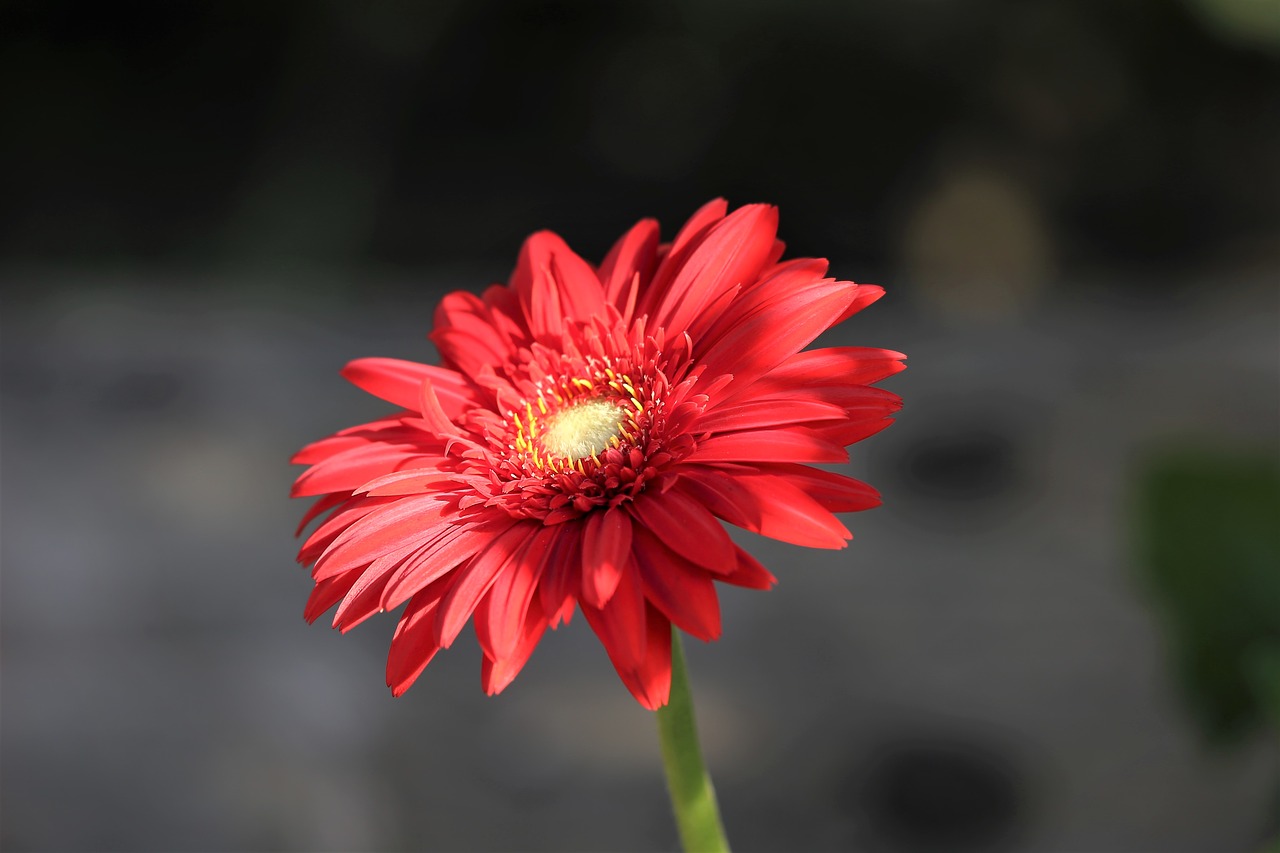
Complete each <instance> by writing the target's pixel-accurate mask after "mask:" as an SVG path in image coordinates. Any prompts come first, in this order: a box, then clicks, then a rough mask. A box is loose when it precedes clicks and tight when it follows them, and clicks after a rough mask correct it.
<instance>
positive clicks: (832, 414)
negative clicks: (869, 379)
mask: <svg viewBox="0 0 1280 853" xmlns="http://www.w3.org/2000/svg"><path fill="white" fill-rule="evenodd" d="M779 402H780V401H778V400H776V399H763V400H756V399H751V400H747V401H745V402H742V403H739V404H738V405H736V406H724V407H721V408H717V409H713V410H711V411H710V412H706V413H704V414H703V416H702V417H701V418H699V419H698V424H697V429H696V431H697V432H703V431H706V432H713V433H723V432H732V431H736V430H747V429H763V428H766V427H780V426H788V425H792V424H810V423H812V422H814V421H831V420H843V419H844V418H845V417H846V415H845V411H844V409H842V408H841V407H840V406H836V405H833V404H831V403H824V402H821V401H819V400H804V399H798V400H786V401H783V402H782V404H781V405H779Z"/></svg>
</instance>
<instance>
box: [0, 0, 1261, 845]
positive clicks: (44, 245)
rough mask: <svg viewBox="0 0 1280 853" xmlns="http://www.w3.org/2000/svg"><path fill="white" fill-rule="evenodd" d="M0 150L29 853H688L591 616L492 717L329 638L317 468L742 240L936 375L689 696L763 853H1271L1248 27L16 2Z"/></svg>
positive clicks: (471, 652)
mask: <svg viewBox="0 0 1280 853" xmlns="http://www.w3.org/2000/svg"><path fill="white" fill-rule="evenodd" d="M0 116H2V119H0V120H2V121H3V130H2V131H0V185H2V187H3V189H2V190H0V286H2V288H3V300H2V302H0V311H2V319H0V331H2V343H0V356H2V360H0V370H2V373H0V382H2V384H0V417H2V419H3V420H2V424H0V441H2V447H0V487H2V495H0V497H2V502H0V522H2V523H3V530H2V536H0V556H2V561H3V562H2V566H0V570H2V572H0V582H2V593H3V594H2V596H0V617H2V618H0V810H2V811H0V845H2V846H3V848H4V849H6V850H14V851H18V850H77V851H81V850H83V851H106V850H166V851H186V850H192V851H198V850H228V851H241V850H277V849H278V850H400V849H405V850H408V849H415V850H548V851H550V850H557V851H560V850H584V851H585V850H653V849H671V848H674V847H675V845H676V837H675V831H674V828H673V826H672V823H671V821H670V818H669V817H668V814H667V805H666V800H665V792H664V789H663V783H662V777H661V769H660V765H659V762H658V753H657V742H656V734H655V732H654V727H653V721H652V719H651V716H650V715H649V714H648V713H646V712H644V711H643V710H641V709H640V708H639V707H638V706H636V705H635V704H634V703H633V702H632V701H631V700H630V698H629V697H628V695H627V693H626V691H625V690H624V689H623V688H622V686H621V685H620V684H619V683H617V681H616V679H615V677H614V676H613V674H612V671H611V669H610V667H609V664H608V661H607V659H606V658H605V656H604V654H603V652H602V651H601V650H600V648H599V647H598V644H597V643H596V642H595V640H594V638H593V637H592V636H591V635H590V632H589V631H588V630H587V629H586V627H585V625H584V624H583V623H582V622H581V620H580V619H576V620H575V621H574V623H573V624H571V625H570V626H569V627H568V628H565V629H562V630H560V631H558V632H556V633H555V634H553V635H549V636H548V638H547V639H545V640H544V641H543V643H542V647H541V648H540V649H539V650H538V652H537V653H536V654H535V656H534V658H533V660H532V661H531V663H530V664H529V666H528V668H527V669H526V670H525V672H524V673H523V674H522V675H521V677H520V678H519V679H518V680H517V681H516V683H515V684H514V685H513V686H512V687H511V688H509V689H508V691H507V692H506V693H504V694H503V695H502V696H500V697H498V698H496V699H488V698H485V697H484V696H483V695H482V694H481V691H480V689H479V686H478V677H477V671H478V668H479V652H478V651H477V650H476V649H475V648H474V643H473V642H471V641H470V640H469V639H466V638H464V641H460V642H459V643H458V644H457V645H456V646H455V647H454V648H453V649H451V650H450V651H449V652H448V653H446V654H444V655H442V656H440V657H439V658H437V660H436V661H435V662H434V663H433V664H432V665H431V667H430V668H429V670H428V671H427V673H426V674H425V675H424V677H423V678H422V679H421V680H420V681H419V683H418V685H417V686H416V687H415V688H414V689H413V690H412V691H410V693H409V694H408V695H407V696H405V697H404V698H402V699H399V700H394V701H393V700H392V699H391V697H390V696H389V694H388V692H387V691H386V689H385V687H384V685H383V663H384V656H385V649H386V646H387V643H388V641H389V638H390V635H391V631H392V628H393V620H392V619H389V618H384V619H375V620H372V621H371V622H369V623H367V624H366V625H364V626H362V627H361V628H359V629H357V630H356V631H354V632H353V633H352V634H350V635H347V636H346V637H340V636H339V635H337V634H336V633H335V632H332V631H329V630H327V629H326V628H325V627H324V626H323V624H318V625H316V626H311V627H308V626H306V625H305V624H304V623H303V621H302V618H301V610H302V604H303V601H304V599H305V597H306V595H307V592H308V590H309V587H310V583H309V579H308V578H307V576H306V573H305V572H304V571H303V570H302V569H300V568H298V567H296V566H295V565H294V564H293V562H292V559H293V550H294V547H295V545H294V542H293V541H292V540H291V538H290V534H291V531H292V527H293V525H294V524H295V523H296V521H297V519H298V517H299V516H300V515H301V513H302V511H303V509H304V507H303V505H301V504H291V503H290V502H289V501H288V500H287V499H286V495H287V492H288V486H289V483H290V480H291V478H292V476H293V475H294V473H295V472H294V471H292V470H291V469H290V468H289V466H288V465H287V464H286V460H287V458H288V456H289V454H290V453H291V452H292V451H293V450H294V449H296V448H297V447H298V446H300V445H301V444H302V443H304V442H306V441H309V440H311V439H314V438H317V437H320V436H323V435H325V434H327V433H329V432H330V431H332V430H334V429H337V428H340V427H343V426H346V425H348V424H350V423H354V422H357V421H358V420H363V419H366V418H369V417H373V416H376V415H377V414H379V413H380V412H381V411H382V410H383V408H382V405H381V404H380V403H379V402H378V401H376V400H373V399H372V398H368V397H366V396H364V395H362V394H361V393H360V392H358V391H357V390H355V389H354V388H351V387H349V386H347V385H346V384H345V383H343V382H342V381H341V380H340V379H339V377H338V376H337V370H338V369H339V368H340V367H341V366H342V365H343V364H344V363H345V362H346V361H348V360H350V359H352V358H356V357H361V356H367V355H385V356H395V357H402V358H412V359H418V360H430V359H431V358H433V352H432V350H431V347H430V345H429V344H428V343H427V342H426V340H425V338H424V335H425V333H426V331H427V330H428V324H429V319H430V312H431V308H432V306H433V304H434V302H435V301H436V300H437V299H438V298H439V297H440V295H441V294H442V293H444V292H445V291H447V290H451V289H457V288H467V289H471V290H478V289H480V288H482V287H483V286H485V285H487V284H489V283H491V282H493V281H500V280H504V279H505V278H506V275H507V273H508V272H509V270H510V267H511V265H512V263H513V262H514V258H515V254H516V251H517V249H518V246H519V242H520V240H521V239H522V238H523V237H524V236H525V235H527V234H528V233H530V232H532V231H534V230H537V229H540V228H553V229H555V230H557V231H558V232H560V233H561V234H562V235H564V236H565V237H566V238H567V239H568V240H569V242H570V243H571V244H572V245H573V246H575V247H576V248H577V249H578V250H579V251H580V252H581V253H582V254H584V255H585V256H586V257H588V258H595V259H599V258H600V257H601V256H602V255H603V253H604V252H605V251H606V249H607V248H608V246H609V245H610V244H611V242H612V240H613V239H614V238H615V237H616V236H617V235H618V234H620V233H621V232H622V231H623V230H624V229H625V228H626V227H627V226H629V225H630V224H631V223H632V222H633V221H635V220H636V219H638V218H640V217H642V216H657V217H659V218H660V219H661V220H662V221H663V222H664V224H665V226H666V229H667V231H666V233H667V234H668V235H670V234H671V233H673V231H674V228H675V227H677V226H678V224H679V223H680V222H681V221H682V220H683V217H685V216H687V215H688V214H689V213H690V212H692V211H693V210H694V209H695V208H696V207H697V206H698V205H700V204H701V203H703V202H704V201H706V200H707V199H709V198H711V197H714V196H725V197H727V198H729V199H730V201H731V202H733V203H735V204H737V203H746V202H752V201H767V202H772V203H775V204H778V205H780V208H781V213H782V226H781V228H782V231H781V236H782V237H783V239H785V240H786V241H787V242H788V244H789V246H790V251H791V253H792V254H795V255H817V256H824V257H828V258H830V259H831V262H832V267H833V270H834V272H835V273H836V274H837V275H839V276H842V277H846V278H852V279H855V280H858V281H874V282H877V283H881V284H884V285H885V286H886V287H887V289H888V296H887V297H886V298H885V299H884V300H883V301H882V302H881V303H879V304H877V305H876V306H874V307H873V308H872V309H870V310H869V311H867V312H866V313H864V314H861V315H859V316H857V317H856V318H854V319H853V320H852V321H850V322H849V323H847V324H845V325H844V326H843V327H841V328H840V329H838V330H836V331H834V332H832V333H831V334H830V335H829V336H828V338H827V342H830V343H856V344H861V345H868V346H883V347H889V348H893V349H899V350H902V351H905V352H907V353H908V354H909V355H910V365H911V367H910V369H909V370H908V371H907V372H906V373H904V374H902V375H900V376H898V377H895V378H894V379H892V380H890V381H889V382H888V383H886V384H887V387H890V388H892V390H894V391H896V392H898V393H900V394H902V395H903V397H904V398H905V399H906V408H905V409H904V411H903V413H902V414H901V416H900V418H899V423H898V424H896V425H895V426H894V427H893V428H892V429H890V430H888V431H887V432H885V433H882V434H880V435H878V436H876V437H874V438H872V439H870V440H868V441H867V442H865V443H864V444H861V445H858V446H857V447H856V448H855V452H854V457H855V460H854V463H853V464H852V466H851V467H852V470H853V472H854V473H855V474H856V475H858V476H860V477H863V478H865V479H867V480H869V481H870V482H871V483H873V484H874V485H876V486H877V487H879V488H880V489H881V490H882V491H883V492H884V495H885V506H884V507H883V508H882V509H879V510H876V511H873V512H869V513H865V514H862V515H859V516H853V517H851V518H849V519H848V523H849V525H850V526H851V528H852V529H853V530H854V531H855V534H856V537H857V538H856V539H855V541H854V542H853V544H852V546H851V547H850V548H849V549H848V550H845V551H841V552H835V553H809V552H806V551H803V550H802V549H797V548H791V547H789V546H783V545H776V544H772V543H768V542H764V541H761V540H751V538H750V537H744V539H743V541H744V542H747V544H748V547H751V548H752V549H753V550H754V551H755V552H756V553H757V554H758V555H759V556H760V557H761V558H762V559H763V560H764V562H766V564H768V565H769V566H770V567H771V568H773V570H774V571H775V573H776V574H777V575H778V576H779V577H780V578H781V583H780V585H779V586H778V587H777V588H776V589H775V590H774V591H772V592H770V593H767V594H762V593H749V592H742V591H737V590H728V591H725V592H724V594H723V596H722V600H723V606H724V610H725V626H726V630H725V636H724V638H723V640H722V641H720V642H719V643H716V644H714V645H708V646H703V645H702V644H697V643H694V644H693V645H692V646H691V647H689V655H690V659H691V666H692V668H693V675H694V679H695V688H696V690H697V692H698V701H699V705H700V709H699V710H700V713H701V721H702V725H703V728H704V730H705V732H704V738H705V740H706V746H707V750H708V753H709V760H710V762H711V768H712V772H713V774H714V775H715V778H716V780H717V786H718V789H719V792H720V795H721V800H722V804H723V808H724V812H725V817H726V820H727V823H728V826H729V828H730V834H731V837H732V839H733V840H734V841H735V843H736V846H737V847H738V848H740V849H741V850H745V851H751V850H799V849H806V850H870V851H923V850H960V851H963V850H1028V851H1230V850H1241V851H1253V850H1260V849H1264V848H1265V847H1266V846H1267V845H1268V844H1270V843H1274V841H1273V839H1275V838H1276V835H1277V833H1278V832H1280V820H1278V819H1277V815H1278V814H1280V800H1278V798H1277V791H1278V788H1277V785H1278V783H1280V767H1278V760H1277V755H1278V754H1280V752H1278V750H1277V740H1276V737H1277V725H1276V724H1277V721H1278V720H1280V565H1278V563H1277V550H1278V548H1280V545H1278V544H1277V541H1276V537H1277V532H1276V531H1277V528H1278V527H1280V525H1277V520H1278V519H1280V511H1277V506H1278V505H1280V497H1277V493H1278V492H1280V487H1277V480H1278V475H1277V474H1276V464H1277V463H1276V459H1277V450H1278V447H1277V439H1278V437H1280V436H1278V430H1280V366H1278V360H1280V359H1278V353H1280V303H1278V296H1277V292H1278V291H1277V284H1278V283H1280V153H1278V152H1280V6H1277V4H1275V3H1274V2H1271V0H1129V2H1114V0H1029V1H1028V2H1001V0H972V2H965V3H961V2H955V0H951V2H948V0H896V2H849V3H835V2H817V0H792V2H786V3H781V2H764V0H736V2H729V0H687V2H674V0H673V2H656V0H655V1H654V2H646V3H631V4H608V3H592V2H567V0H565V1H563V2H536V3H535V2H516V3H498V2H480V0H471V2H449V0H441V2H420V3H419V2H370V3H357V2H354V0H350V2H347V0H329V2H322V0H314V2H286V0H277V2H271V3H258V2H249V0H227V2H220V3H182V4H178V3H163V2H152V3H137V2H115V3H72V2H56V1H54V2H5V3H3V4H2V5H0ZM1268 849H1269V848H1268Z"/></svg>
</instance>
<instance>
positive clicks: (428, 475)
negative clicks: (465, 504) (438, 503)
mask: <svg viewBox="0 0 1280 853" xmlns="http://www.w3.org/2000/svg"><path fill="white" fill-rule="evenodd" d="M457 482H458V475H457V474H456V473H454V472H451V471H441V470H440V469H439V468H411V469H409V470H407V471H397V472H395V473H394V474H387V475H385V476H382V477H378V478H377V479H374V480H370V481H369V482H367V483H365V484H364V485H362V486H361V487H360V488H358V489H356V494H363V495H371V496H375V497H380V496H384V495H417V494H422V493H423V492H435V491H440V488H441V487H442V486H455V487H456V486H457Z"/></svg>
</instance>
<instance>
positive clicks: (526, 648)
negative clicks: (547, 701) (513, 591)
mask: <svg viewBox="0 0 1280 853" xmlns="http://www.w3.org/2000/svg"><path fill="white" fill-rule="evenodd" d="M482 613H484V611H483V610H477V611H476V622H477V625H476V627H477V631H480V630H482V627H481V626H480V624H479V622H480V619H481V614H482ZM546 630H547V619H546V617H545V616H543V614H542V609H541V607H540V606H539V605H538V600H537V599H536V598H535V599H533V600H532V601H531V602H530V607H529V612H528V616H527V618H526V619H525V621H524V625H523V626H522V633H521V634H520V635H519V639H518V643H517V645H516V646H515V647H514V648H513V649H512V650H511V651H510V652H509V653H507V654H505V655H500V656H498V657H497V658H490V657H488V656H487V655H486V656H485V657H484V658H483V659H482V660H481V661H480V685H481V686H482V687H483V688H484V692H485V693H487V694H488V695H490V696H493V695H494V694H496V693H500V692H502V690H504V689H505V688H506V686H507V685H508V684H510V683H511V682H512V681H513V680H514V679H515V677H516V676H517V675H518V674H519V673H520V670H521V669H523V668H524V665H525V662H526V661H528V660H529V656H530V655H531V654H533V650H534V648H535V647H537V645H538V641H539V640H541V639H542V634H543V632H545V631H546Z"/></svg>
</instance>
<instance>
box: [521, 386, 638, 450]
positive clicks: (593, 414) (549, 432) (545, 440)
mask: <svg viewBox="0 0 1280 853" xmlns="http://www.w3.org/2000/svg"><path fill="white" fill-rule="evenodd" d="M625 415H626V413H625V412H624V411H623V410H622V408H621V407H620V406H618V405H617V404H615V403H613V402H611V401H609V400H602V399H600V398H598V397H595V398H591V399H586V400H583V401H582V402H580V403H575V404H574V405H572V406H568V407H567V408H564V409H561V410H560V411H558V412H556V413H555V414H553V415H552V416H551V417H549V418H548V419H547V421H546V423H545V425H544V426H543V428H542V430H541V431H540V434H539V436H538V439H539V441H540V442H541V444H542V447H543V449H544V450H545V451H546V452H547V453H548V454H549V455H551V456H559V457H561V458H564V459H568V460H570V461H577V460H579V459H585V458H586V457H588V456H595V455H597V454H599V453H601V452H602V451H603V450H604V449H605V448H606V447H609V446H610V444H616V441H615V439H616V438H617V436H618V434H619V432H620V428H621V426H622V419H623V417H625Z"/></svg>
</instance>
